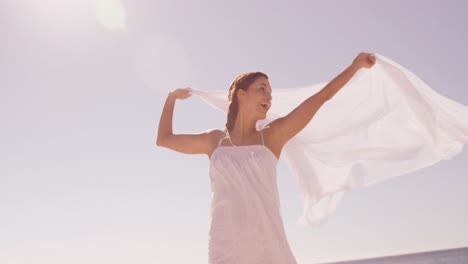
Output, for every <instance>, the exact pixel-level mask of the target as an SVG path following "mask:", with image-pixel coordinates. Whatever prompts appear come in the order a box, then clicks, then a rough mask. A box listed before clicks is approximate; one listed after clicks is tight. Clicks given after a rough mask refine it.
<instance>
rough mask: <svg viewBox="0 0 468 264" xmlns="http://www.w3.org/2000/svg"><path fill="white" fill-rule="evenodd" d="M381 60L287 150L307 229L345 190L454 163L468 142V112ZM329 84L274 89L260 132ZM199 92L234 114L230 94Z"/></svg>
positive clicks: (346, 88)
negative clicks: (436, 165)
mask: <svg viewBox="0 0 468 264" xmlns="http://www.w3.org/2000/svg"><path fill="white" fill-rule="evenodd" d="M376 58H377V61H376V63H375V65H374V66H373V67H371V68H370V69H367V68H362V69H360V70H359V71H358V72H357V73H356V74H355V75H354V76H353V77H352V78H351V80H350V81H349V82H348V83H347V84H346V85H345V86H344V87H343V88H342V89H341V90H340V91H339V92H338V93H336V94H335V96H334V97H333V98H332V99H331V100H329V101H327V102H326V103H325V104H324V105H322V107H321V108H320V109H319V110H318V112H317V113H316V114H315V116H314V117H313V119H312V120H311V121H310V122H309V123H308V124H307V126H306V127H305V128H304V129H303V130H301V131H300V132H299V133H298V134H297V135H296V136H295V137H293V138H292V139H291V140H290V141H288V142H287V143H286V145H285V146H284V148H283V151H282V157H284V158H285V161H286V163H287V165H288V167H289V168H290V170H291V174H292V175H293V177H294V179H295V183H296V185H297V187H298V190H299V192H300V195H301V198H302V201H303V215H302V216H301V217H300V218H299V222H298V224H299V226H301V227H304V226H318V225H321V224H322V223H324V222H325V221H326V220H327V219H328V217H329V216H330V215H331V213H333V211H334V210H335V209H336V207H337V205H338V203H339V201H340V200H341V199H342V197H343V193H344V192H345V191H349V190H353V189H356V188H361V187H366V186H370V185H372V184H374V183H377V182H381V181H383V180H386V179H390V178H392V177H397V176H400V175H404V174H407V173H409V172H413V171H415V170H418V169H421V168H424V167H427V166H430V165H432V164H434V163H436V162H438V161H440V160H442V159H446V160H448V159H450V158H452V157H453V156H454V155H456V154H458V153H459V152H461V150H462V149H463V145H464V143H466V142H467V141H468V107H466V106H464V105H462V104H460V103H457V102H455V101H453V100H450V99H448V98H446V97H444V96H442V95H440V94H438V93H437V92H435V91H434V90H433V89H431V88H430V87H429V86H428V85H426V84H425V83H424V82H423V81H422V80H421V79H420V78H418V77H417V76H416V75H415V74H413V73H412V72H410V71H409V70H407V69H405V68H404V67H402V66H401V65H399V64H397V63H396V62H393V61H391V60H390V59H388V58H385V57H384V56H382V55H379V54H376ZM325 85H326V83H319V84H315V85H311V86H307V87H302V88H282V89H276V88H275V89H273V92H272V96H273V98H274V101H273V104H272V106H271V108H270V110H269V112H268V114H267V118H266V119H264V120H259V121H258V123H257V127H258V128H262V127H265V126H266V125H268V123H269V122H271V121H272V120H274V119H276V118H279V117H282V116H285V115H287V114H288V113H289V112H290V111H292V110H293V109H294V108H295V107H297V106H298V105H299V104H300V103H302V102H303V101H304V100H305V99H307V98H308V97H310V96H311V95H313V94H315V93H317V92H318V91H320V90H321V89H322V88H323V87H324V86H325ZM192 93H193V94H195V95H198V96H200V98H201V99H203V100H204V101H205V102H207V103H208V104H210V105H211V106H213V107H215V108H217V109H220V110H222V111H224V112H227V111H228V96H227V91H202V90H197V89H192Z"/></svg>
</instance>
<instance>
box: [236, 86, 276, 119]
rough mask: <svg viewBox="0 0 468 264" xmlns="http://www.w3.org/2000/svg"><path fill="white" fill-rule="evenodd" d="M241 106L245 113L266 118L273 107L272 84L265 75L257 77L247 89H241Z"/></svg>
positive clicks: (257, 117) (258, 117)
mask: <svg viewBox="0 0 468 264" xmlns="http://www.w3.org/2000/svg"><path fill="white" fill-rule="evenodd" d="M239 92H240V93H239V97H240V98H239V99H240V100H239V102H240V104H241V105H240V107H241V109H242V111H243V112H244V113H248V114H249V115H250V114H251V115H253V116H254V118H256V119H265V118H266V113H267V112H268V110H269V109H270V107H271V100H272V97H271V86H270V82H269V81H268V79H267V78H265V77H259V78H257V79H256V80H255V81H254V82H253V83H252V84H251V85H250V86H249V87H248V89H247V91H243V90H239Z"/></svg>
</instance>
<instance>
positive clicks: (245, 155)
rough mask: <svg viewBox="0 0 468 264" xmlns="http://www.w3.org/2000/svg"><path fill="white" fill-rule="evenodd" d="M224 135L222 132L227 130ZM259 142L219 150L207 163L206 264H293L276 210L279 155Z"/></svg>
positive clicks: (219, 144)
mask: <svg viewBox="0 0 468 264" xmlns="http://www.w3.org/2000/svg"><path fill="white" fill-rule="evenodd" d="M225 131H226V130H225ZM260 132H261V133H260V134H261V137H262V144H261V145H260V144H257V145H245V146H221V142H222V140H223V139H225V138H228V137H229V133H226V132H225V137H223V138H221V140H220V141H219V143H218V147H217V148H216V149H215V150H214V151H213V153H212V155H211V159H210V170H209V172H210V182H211V190H212V194H213V198H212V204H211V223H210V230H209V253H208V255H209V263H210V264H220V263H223V264H234V263H235V264H261V263H268V264H275V263H278V264H280V263H281V264H293V263H297V262H296V260H295V258H294V256H293V253H292V252H291V249H290V247H289V244H288V241H287V238H286V234H285V231H284V226H283V221H282V217H281V211H280V202H279V194H278V189H277V181H276V166H277V163H278V159H277V157H276V156H275V155H274V154H273V152H271V150H270V149H269V148H268V147H267V146H265V142H264V140H263V132H262V130H260Z"/></svg>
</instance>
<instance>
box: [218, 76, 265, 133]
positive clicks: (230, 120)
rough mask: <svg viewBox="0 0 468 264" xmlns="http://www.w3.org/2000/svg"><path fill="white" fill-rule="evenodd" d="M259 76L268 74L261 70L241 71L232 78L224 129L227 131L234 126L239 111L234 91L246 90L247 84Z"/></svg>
mask: <svg viewBox="0 0 468 264" xmlns="http://www.w3.org/2000/svg"><path fill="white" fill-rule="evenodd" d="M260 77H265V78H267V79H268V76H267V75H266V74H265V73H263V72H246V73H242V74H240V75H239V76H237V77H236V79H234V81H233V82H232V84H231V87H229V95H228V99H229V110H228V114H227V122H226V129H227V130H228V132H231V131H232V129H233V128H234V123H235V122H236V117H237V112H238V111H239V103H238V100H237V96H236V93H237V91H238V90H239V89H242V90H244V91H247V89H248V88H249V86H250V85H251V84H252V83H253V82H255V80H257V79H258V78H260Z"/></svg>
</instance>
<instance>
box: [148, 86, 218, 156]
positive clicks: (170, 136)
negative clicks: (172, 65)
mask: <svg viewBox="0 0 468 264" xmlns="http://www.w3.org/2000/svg"><path fill="white" fill-rule="evenodd" d="M190 96H191V93H190V89H189V88H181V89H176V90H174V91H172V92H170V93H169V94H168V96H167V98H166V102H165V104H164V108H163V111H162V113H161V119H160V120H159V127H158V137H157V139H156V145H157V146H161V147H166V148H169V149H172V150H174V151H177V152H181V153H186V154H208V153H209V151H210V148H211V146H210V142H211V138H212V136H213V133H214V131H215V130H211V131H206V132H202V133H200V134H179V135H175V134H174V133H173V131H172V119H173V113H174V107H175V102H176V100H177V99H181V100H183V99H187V98H188V97H190Z"/></svg>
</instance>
